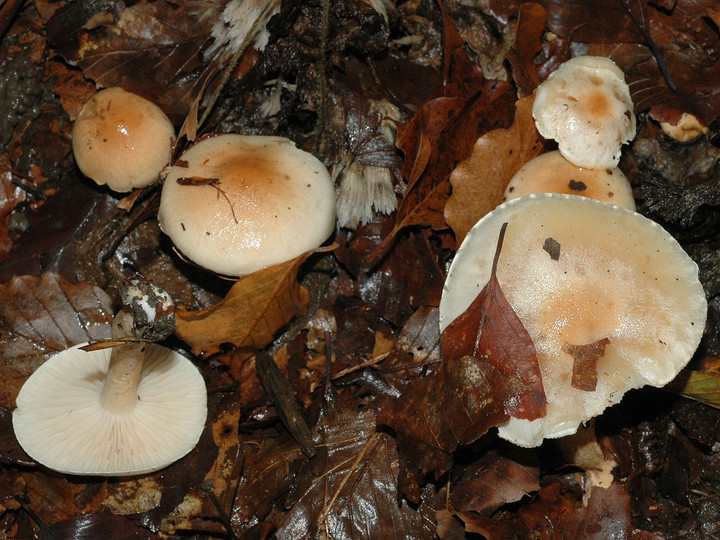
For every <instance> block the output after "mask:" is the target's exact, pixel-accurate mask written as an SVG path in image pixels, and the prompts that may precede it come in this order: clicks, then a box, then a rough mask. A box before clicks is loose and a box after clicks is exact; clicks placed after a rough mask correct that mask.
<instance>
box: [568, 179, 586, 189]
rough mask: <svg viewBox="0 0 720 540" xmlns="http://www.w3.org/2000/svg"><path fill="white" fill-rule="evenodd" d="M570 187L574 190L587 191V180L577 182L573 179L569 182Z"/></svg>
mask: <svg viewBox="0 0 720 540" xmlns="http://www.w3.org/2000/svg"><path fill="white" fill-rule="evenodd" d="M568 187H569V188H570V189H571V190H573V191H585V190H586V189H587V185H585V182H576V181H575V180H572V179H571V180H570V182H568Z"/></svg>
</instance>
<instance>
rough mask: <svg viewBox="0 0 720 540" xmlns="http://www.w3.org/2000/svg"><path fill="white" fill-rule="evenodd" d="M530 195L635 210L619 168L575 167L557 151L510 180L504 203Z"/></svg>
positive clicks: (540, 156)
mask: <svg viewBox="0 0 720 540" xmlns="http://www.w3.org/2000/svg"><path fill="white" fill-rule="evenodd" d="M530 193H565V194H567V195H580V196H582V197H590V198H591V199H596V200H598V201H602V202H606V203H610V204H617V205H618V206H622V207H623V208H627V209H628V210H635V199H634V198H633V194H632V187H630V182H628V179H627V177H626V176H625V175H624V174H623V172H622V171H621V170H620V169H618V168H617V167H615V168H613V169H590V168H588V167H578V166H577V165H573V164H572V163H570V162H569V161H568V160H567V159H565V158H564V157H563V155H562V154H561V153H560V152H558V151H557V150H554V151H552V152H546V153H544V154H540V155H539V156H537V157H534V158H533V159H531V160H530V161H528V162H527V163H526V164H525V165H523V166H522V167H521V168H520V170H519V171H518V172H517V173H515V176H513V177H512V178H511V179H510V182H509V183H508V185H507V188H506V189H505V195H504V196H503V201H509V200H511V199H517V198H518V197H522V196H524V195H529V194H530Z"/></svg>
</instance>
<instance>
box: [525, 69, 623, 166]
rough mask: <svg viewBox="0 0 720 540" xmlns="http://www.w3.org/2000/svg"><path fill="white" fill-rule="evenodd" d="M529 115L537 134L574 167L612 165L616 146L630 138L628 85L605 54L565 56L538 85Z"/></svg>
mask: <svg viewBox="0 0 720 540" xmlns="http://www.w3.org/2000/svg"><path fill="white" fill-rule="evenodd" d="M532 113H533V118H535V125H536V126H537V129H538V131H539V132H540V134H541V135H542V136H543V137H545V138H547V139H555V140H556V141H557V142H558V148H559V149H560V152H562V154H563V156H565V157H566V158H567V159H568V160H569V161H571V162H573V163H574V164H575V165H577V166H578V167H590V168H612V167H617V165H618V162H619V161H620V149H621V147H622V145H623V144H624V143H626V142H628V141H631V140H632V139H633V138H634V137H635V129H636V127H635V126H636V120H635V114H634V113H633V103H632V99H631V98H630V89H629V88H628V85H627V84H626V83H625V76H624V74H623V72H622V70H621V69H620V68H619V67H617V65H616V64H615V63H614V62H613V61H612V60H610V59H608V58H603V57H601V56H579V57H577V58H573V59H571V60H568V61H567V62H565V63H564V64H562V65H561V66H560V67H559V68H558V69H557V70H556V71H554V72H553V73H551V74H550V75H549V76H548V78H547V79H546V80H545V81H544V82H543V83H542V84H541V85H540V86H538V88H537V90H536V92H535V101H534V103H533V109H532Z"/></svg>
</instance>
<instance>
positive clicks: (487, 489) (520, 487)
mask: <svg viewBox="0 0 720 540" xmlns="http://www.w3.org/2000/svg"><path fill="white" fill-rule="evenodd" d="M518 457H519V458H520V459H522V461H523V462H521V461H515V460H514V459H511V457H507V456H504V455H502V454H500V453H499V452H497V451H490V452H487V453H486V454H484V455H483V456H482V458H480V460H478V461H477V462H476V463H473V464H472V465H470V466H469V467H468V468H467V469H466V470H464V471H463V472H462V475H461V476H460V477H458V478H456V479H455V480H454V481H453V483H452V489H451V494H450V504H451V505H452V507H453V509H454V510H455V511H457V512H458V513H460V514H462V513H467V512H474V513H477V514H480V515H483V516H491V515H492V514H493V513H494V512H495V511H496V510H497V509H498V508H500V507H501V506H503V505H505V504H507V503H511V502H516V501H519V500H520V499H522V498H523V497H525V496H526V495H529V494H530V493H533V492H535V491H537V490H539V489H540V482H539V467H538V465H537V463H533V462H534V461H535V459H534V457H533V455H532V454H530V453H527V454H525V455H520V456H518Z"/></svg>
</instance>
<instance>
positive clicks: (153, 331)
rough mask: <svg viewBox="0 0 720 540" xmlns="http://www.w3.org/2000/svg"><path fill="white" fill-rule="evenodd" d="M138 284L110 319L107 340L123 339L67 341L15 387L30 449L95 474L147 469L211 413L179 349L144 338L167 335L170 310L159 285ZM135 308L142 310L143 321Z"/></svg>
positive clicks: (20, 435)
mask: <svg viewBox="0 0 720 540" xmlns="http://www.w3.org/2000/svg"><path fill="white" fill-rule="evenodd" d="M135 287H136V288H135V290H133V289H131V290H129V291H128V290H125V291H124V296H125V298H128V299H129V301H130V302H129V305H128V306H127V307H124V308H123V309H122V310H120V312H119V313H118V314H117V315H116V317H115V319H114V321H113V327H112V337H113V339H114V340H120V341H122V340H129V342H128V343H126V344H123V345H120V346H117V347H114V348H112V349H108V348H104V349H99V350H91V351H85V350H83V349H82V348H83V347H87V344H84V345H76V346H75V347H71V348H69V349H66V350H65V351H63V352H60V353H59V354H57V355H55V356H53V357H52V358H50V359H49V360H48V361H47V362H45V363H44V364H43V365H42V366H40V368H39V369H38V370H37V371H35V373H33V374H32V375H31V376H30V377H29V378H28V380H27V381H26V382H25V384H24V385H23V387H22V388H21V389H20V392H19V394H18V396H17V399H16V403H17V408H16V409H15V411H14V412H13V428H14V430H15V435H16V437H17V439H18V442H19V443H20V445H21V446H22V448H23V449H24V450H25V451H26V452H27V453H28V455H30V456H31V457H32V458H33V459H35V460H36V461H38V462H39V463H41V464H43V465H45V466H46V467H48V468H50V469H53V470H55V471H59V472H62V473H66V474H75V475H99V476H128V475H134V474H142V473H147V472H151V471H155V470H157V469H161V468H163V467H165V466H167V465H169V464H170V463H172V462H174V461H176V460H178V459H180V458H181V457H183V456H184V455H185V454H187V453H188V452H190V451H191V450H192V449H193V448H194V447H195V445H196V444H197V442H198V440H199V438H200V434H201V433H202V430H203V428H204V425H205V418H206V416H207V394H206V390H205V382H204V380H203V378H202V376H201V375H200V373H199V371H198V370H197V368H196V367H195V366H194V365H193V364H192V363H191V362H190V361H189V360H188V359H186V358H185V357H184V356H182V355H181V354H179V353H176V352H174V351H172V350H170V349H168V348H166V347H161V346H159V345H156V344H153V343H148V342H146V341H143V340H142V339H141V337H142V336H153V337H157V338H162V337H164V336H166V335H167V330H163V328H165V329H167V328H168V325H167V321H168V318H169V317H170V316H171V314H172V312H171V311H170V307H171V306H169V305H168V304H167V302H166V299H165V297H164V296H163V295H162V294H155V293H152V292H151V294H147V293H148V289H147V288H145V287H142V286H139V287H138V286H137V284H135ZM138 311H141V312H143V313H144V314H145V317H144V319H142V320H143V321H144V322H143V323H140V322H139V320H138V318H137V317H136V313H137V312H138ZM155 325H159V326H158V328H155ZM170 332H172V330H170Z"/></svg>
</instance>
